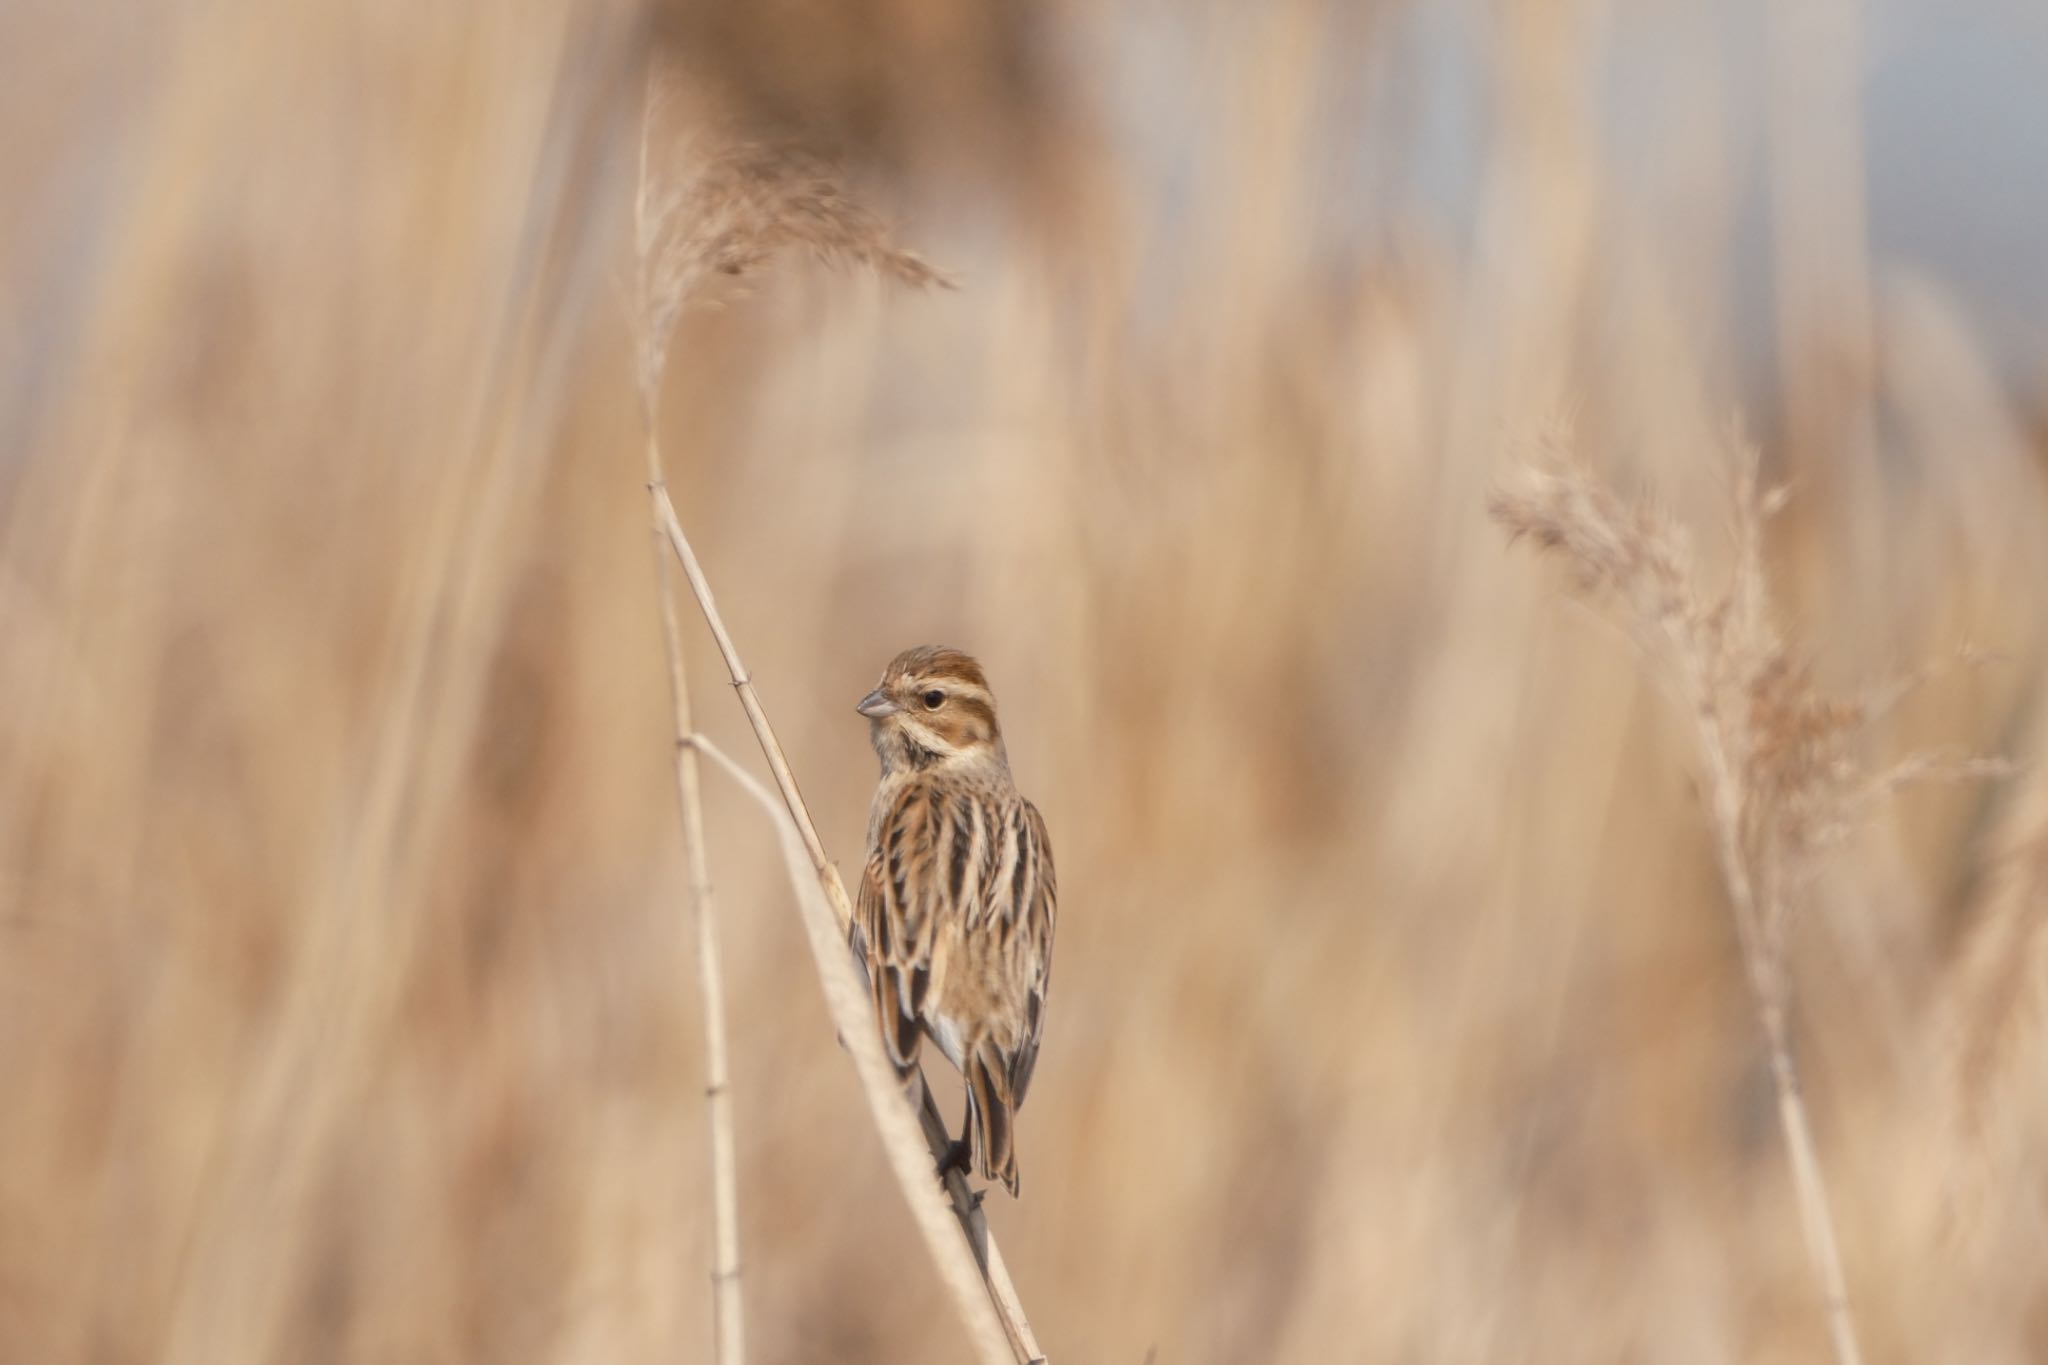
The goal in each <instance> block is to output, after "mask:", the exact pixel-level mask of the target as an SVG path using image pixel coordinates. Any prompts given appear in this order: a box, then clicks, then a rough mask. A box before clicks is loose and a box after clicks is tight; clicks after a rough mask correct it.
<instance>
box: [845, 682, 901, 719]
mask: <svg viewBox="0 0 2048 1365" xmlns="http://www.w3.org/2000/svg"><path fill="white" fill-rule="evenodd" d="M853 709H854V710H856V711H858V712H860V713H861V714H862V715H864V716H866V717H867V718H868V719H869V720H880V719H881V718H882V717H884V716H893V715H895V714H896V713H897V712H898V711H901V710H902V709H903V708H902V707H900V706H898V705H897V704H896V703H895V702H893V701H890V700H889V699H888V698H887V697H885V696H883V695H882V689H881V688H879V687H878V688H876V689H875V690H874V691H872V692H870V693H868V694H867V695H866V696H865V697H862V698H861V699H860V705H858V706H856V707H854V708H853Z"/></svg>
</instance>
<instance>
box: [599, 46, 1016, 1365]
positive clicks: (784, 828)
mask: <svg viewBox="0 0 2048 1365" xmlns="http://www.w3.org/2000/svg"><path fill="white" fill-rule="evenodd" d="M663 94H664V87H663V85H662V82H661V78H660V73H659V71H658V70H657V71H652V72H650V73H649V77H648V83H647V99H646V106H645V109H644V112H643V117H642V121H641V143H640V182H639V192H638V195H637V196H636V201H635V222H636V228H637V241H636V246H637V254H638V262H639V268H640V307H641V316H640V326H641V331H640V338H639V342H640V345H639V351H638V356H637V359H638V364H639V381H640V393H641V403H642V409H643V415H644V417H645V420H646V426H647V461H648V465H647V488H648V493H649V497H650V501H651V503H652V506H653V511H654V518H655V529H656V534H657V536H658V537H661V538H665V539H666V540H667V541H668V543H669V546H670V548H671V550H672V551H673V552H674V554H675V555H676V558H677V559H678V560H679V561H680V562H681V564H682V566H683V571H684V573H685V575H686V576H687V578H688V579H689V582H690V588H691V591H692V593H693V594H694V595H695V596H696V599H697V604H698V606H699V608H700V609H701V610H702V611H703V613H704V619H705V622H706V624H707V625H708V626H709V627H710V629H711V634H712V638H713V639H714V640H715V641H716V642H717V645H718V650H719V653H720V655H721V656H722V657H723V658H724V660H725V663H726V667H727V670H728V672H729V673H730V674H731V677H732V680H733V686H734V689H735V691H736V692H737V693H738V696H739V700H740V705H741V707H742V709H744V710H745V712H746V715H747V720H748V722H749V723H750V724H751V725H752V726H753V729H754V733H755V736H756V738H757V739H758V740H759V741H760V744H761V750H762V753H763V754H764V755H765V756H766V758H767V760H768V766H769V770H770V771H771V772H772V773H773V775H774V777H775V783H776V787H777V789H778V790H779V791H780V792H781V794H782V798H783V803H784V806H785V808H786V809H785V811H784V812H783V813H782V814H783V815H784V816H786V824H785V823H783V821H782V820H781V819H778V829H779V830H780V832H781V833H782V834H783V836H784V839H785V852H789V851H790V850H789V847H788V840H790V839H792V838H793V839H794V840H795V844H796V846H798V847H800V848H801V850H802V852H803V854H804V856H805V857H807V858H808V859H809V860H810V863H811V867H812V870H813V872H814V873H815V875H816V878H817V883H818V891H817V892H816V893H813V894H809V895H807V894H806V892H805V888H804V887H803V886H802V884H801V883H802V878H801V877H800V876H799V877H798V878H797V880H798V882H799V887H798V903H799V906H800V907H801V908H802V909H803V910H804V912H805V926H806V929H807V930H808V931H809V933H810V936H811V941H812V948H813V952H814V954H815V955H816V957H817V959H818V968H819V974H820V980H821V982H822V984H823V985H824V988H825V995H826V1003H827V1004H828V1006H830V1007H831V1009H832V1012H833V1017H834V1023H835V1024H836V1025H837V1027H838V1029H839V1033H840V1036H841V1038H842V1039H843V1040H846V1041H847V1044H848V1046H849V1048H850V1049H851V1051H852V1052H853V1055H854V1059H855V1064H856V1070H857V1072H858V1074H859V1076H860V1079H861V1084H862V1088H863V1090H864V1092H865V1093H866V1094H867V1097H868V1102H869V1106H870V1109H871V1110H872V1111H873V1113H874V1116H875V1122H876V1127H877V1130H878V1132H879V1133H880V1134H881V1137H882V1141H883V1146H884V1149H885V1152H886V1153H887V1155H888V1157H889V1160H890V1165H891V1168H892V1170H894V1172H895V1174H896V1176H897V1180H898V1183H899V1184H900V1185H901V1186H902V1188H903V1192H904V1197H905V1199H906V1200H907V1201H908V1203H909V1204H910V1206H911V1211H912V1214H913V1216H914V1217H915V1219H916V1221H917V1223H918V1228H919V1231H920V1232H921V1233H922V1234H923V1235H924V1238H925V1241H926V1245H927V1247H928V1249H929V1250H930V1251H931V1254H932V1257H933V1260H934V1262H935V1263H936V1264H937V1266H938V1268H939V1272H940V1277H941V1279H942V1280H943V1281H944V1282H945V1284H946V1285H947V1287H948V1289H949V1290H950V1291H951V1292H952V1294H953V1297H954V1300H955V1305H956V1307H958V1308H959V1310H960V1313H961V1316H962V1319H963V1320H964V1321H965V1323H966V1324H967V1327H968V1330H969V1333H970V1334H971V1335H972V1336H973V1337H974V1339H975V1342H976V1345H977V1347H978V1349H979V1350H980V1352H981V1354H982V1356H983V1358H984V1359H988V1360H1010V1359H1015V1360H1018V1361H1023V1362H1027V1363H1028V1362H1037V1361H1042V1360H1043V1359H1044V1357H1043V1355H1042V1354H1041V1353H1040V1351H1039V1349H1038V1343H1037V1339H1036V1338H1035V1336H1034V1335H1033V1333H1032V1331H1031V1325H1030V1322H1029V1320H1028V1319H1027V1318H1026V1317H1025V1314H1024V1308H1023V1304H1022V1302H1021V1301H1020V1300H1019V1298H1018V1296H1017V1291H1016V1287H1015V1285H1014V1284H1013V1283H1012V1282H1011V1280H1010V1277H1009V1270H1008V1267H1007V1266H1006V1265H1005V1264H1004V1262H1003V1258H1002V1252H1001V1250H1000V1248H999V1247H998V1246H997V1245H996V1242H995V1239H994V1238H993V1237H991V1236H990V1235H989V1232H988V1225H987V1222H986V1220H985V1219H984V1218H983V1216H982V1213H981V1209H980V1206H979V1202H978V1201H977V1200H976V1199H975V1197H974V1195H973V1193H972V1191H970V1190H969V1188H968V1186H967V1182H966V1180H965V1178H964V1177H963V1176H962V1175H961V1173H959V1172H957V1171H954V1172H950V1173H949V1174H948V1176H947V1179H946V1184H945V1188H946V1191H947V1194H948V1196H949V1198H950V1200H951V1206H952V1214H953V1218H954V1220H955V1221H956V1222H957V1223H958V1226H959V1229H960V1232H961V1234H962V1236H963V1238H964V1240H965V1247H964V1248H963V1247H962V1245H961V1243H960V1242H959V1241H956V1240H955V1239H954V1238H953V1236H952V1233H951V1231H950V1230H949V1229H948V1228H947V1226H946V1223H945V1217H944V1214H945V1207H946V1206H945V1205H944V1204H943V1203H941V1202H940V1201H938V1200H937V1199H936V1198H935V1197H934V1191H933V1190H932V1187H931V1178H932V1168H933V1166H935V1165H936V1164H937V1162H938V1159H939V1158H940V1157H941V1156H942V1155H943V1154H944V1153H945V1152H946V1151H947V1149H948V1147H949V1145H950V1134H948V1132H947V1131H946V1127H945V1122H944V1118H943V1116H942V1115H940V1113H939V1111H938V1105H937V1103H936V1102H935V1101H934V1100H933V1098H932V1095H931V1089H930V1087H929V1086H928V1085H927V1084H926V1083H925V1080H924V1075H923V1073H922V1071H920V1072H918V1073H917V1076H916V1080H915V1086H916V1089H917V1092H918V1102H917V1104H916V1105H915V1106H914V1107H913V1108H909V1109H906V1108H905V1107H904V1106H903V1105H902V1104H901V1103H900V1102H899V1101H898V1100H897V1099H896V1098H895V1096H896V1094H897V1093H898V1090H899V1087H898V1084H897V1081H896V1077H895V1071H894V1068H893V1067H891V1066H890V1065H889V1064H888V1062H887V1060H886V1059H885V1058H884V1057H883V1055H882V1052H881V1048H880V1043H879V1039H878V1038H877V1037H876V1036H875V1033H874V1029H873V1025H872V1021H871V1019H870V1018H869V1016H868V996H867V992H866V990H865V988H864V987H863V986H862V984H861V982H860V981H859V979H858V977H857V975H856V973H855V969H854V965H853V962H852V959H851V957H850V956H849V955H848V954H847V953H846V952H845V944H846V941H847V927H848V925H849V924H850V923H851V922H852V914H853V912H852V906H851V904H850V903H849V902H848V900H847V896H846V888H845V887H844V886H843V885H842V884H841V883H840V881H839V875H838V872H837V870H836V869H835V868H834V867H833V866H832V863H831V861H830V859H829V858H827V857H826V854H825V849H824V844H823V842H822V841H821V840H820V839H819V837H818V832H817V827H816V825H815V824H814V823H813V822H812V820H811V817H810V812H809V810H808V809H807V808H806V807H805V805H804V801H803V796H802V793H801V792H800V791H799V790H798V789H797V785H796V777H795V775H794V774H793V773H792V772H791V771H790V768H789V763H788V760H787V759H786V758H785V757H784V755H783V752H782V746H781V745H780V743H778V742H777V740H776V738H775V732H774V729H773V727H772V726H771V725H770V724H769V721H768V714H767V712H766V711H765V710H764V709H763V707H762V705H761V700H760V697H759V695H758V694H757V693H756V692H755V690H754V685H753V681H752V678H751V677H750V675H749V674H748V673H747V671H746V668H745V666H744V665H743V664H742V663H741V661H740V657H739V651H738V650H737V648H736V647H735V646H734V645H733V642H732V637H731V635H730V634H728V633H727V631H726V629H725V623H724V620H723V619H722V618H721V617H720V616H719V614H718V608H717V605H716V603H715V601H714V600H713V598H712V595H711V588H710V584H709V582H708V581H707V580H706V579H705V577H704V572H703V569H702V567H701V566H700V565H699V564H698V562H697V557H696V554H695V552H694V551H693V550H692V549H691V548H690V543H689V540H688V538H687V537H686V536H685V535H684V534H683V529H682V524H681V522H680V521H679V520H678V518H677V516H676V512H675V505H674V503H673V501H672V500H671V499H670V498H669V495H668V488H667V484H666V481H665V480H664V478H663V476H662V470H661V456H660V447H659V444H658V438H657V435H656V411H657V398H658V394H659V387H660V381H661V376H662V373H663V371H664V369H665V367H666V365H667V358H668V347H669V343H670V339H671V337H672V335H673V331H674V325H675V320H676V317H677V316H678V314H679V313H680V311H681V309H682V307H683V305H684V304H685V303H686V302H687V301H688V300H689V299H690V298H691V297H693V296H694V295H695V294H697V293H698V292H699V291H701V289H702V288H703V287H704V286H705V284H706V283H708V282H709V281H711V280H713V279H714V278H716V277H717V276H719V275H728V276H729V275H740V274H744V273H745V272H746V271H747V270H749V269H751V268H753V267H754V266H756V265H759V264H760V263H762V262H763V261H765V260H766V259H767V258H768V257H769V255H771V254H772V253H773V252H774V251H776V250H777V249H779V248H781V247H784V246H790V245H796V246H804V247H808V248H809V249H810V250H811V251H812V252H813V253H814V254H815V255H817V256H819V257H820V258H821V259H823V260H825V261H827V262H828V263H833V264H863V265H867V266H869V267H870V268H872V269H874V270H876V271H878V272H879V273H882V274H886V275H889V276H891V277H893V278H895V279H897V280H899V281H902V282H904V283H907V284H913V285H930V284H937V285H950V281H948V280H947V279H946V277H945V276H944V275H942V274H941V273H940V272H938V271H936V270H934V269H933V268H932V267H931V266H929V265H927V264H925V263H924V262H923V261H922V260H920V259H919V258H918V257H916V256H914V255H911V254H910V253H908V252H903V251H898V250H896V249H895V248H893V247H891V246H889V245H888V244H887V242H886V239H885V237H884V235H883V232H882V228H881V225H880V224H879V223H878V222H877V221H876V220H875V219H874V218H873V217H872V216H870V215H869V214H867V213H866V211H865V210H863V209H861V208H860V207H859V206H858V205H856V204H855V203H853V202H852V201H851V200H850V199H848V198H847V197H846V195H845V194H844V193H843V191H842V190H841V189H840V187H839V185H838V182H837V181H836V179H835V178H833V177H832V176H831V174H830V173H829V170H828V169H827V168H825V167H823V166H821V165H820V164H819V163H817V162H815V161H812V160H810V159H808V158H805V157H803V156H801V155H799V154H796V153H792V152H789V151H786V150H774V149H762V148H759V147H755V146H752V145H750V144H733V145H731V146H728V147H725V148H723V149H720V150H717V151H714V152H713V153H711V154H710V155H709V156H707V157H706V158H704V160H703V164H702V165H701V166H700V167H699V168H698V170H697V173H696V175H695V177H694V179H693V180H691V181H688V182H686V183H685V184H684V185H682V186H681V187H679V188H677V189H676V190H674V191H672V192H670V193H668V194H667V195H665V196H663V197H662V198H661V199H660V200H659V201H658V202H657V200H656V198H655V195H654V188H653V186H654V177H653V176H652V174H651V173H650V170H649V167H648V144H649V140H650V134H651V129H652V126H653V123H654V120H655V116H656V112H657V109H658V107H659V105H660V103H661V100H662V98H663ZM661 587H662V593H663V625H664V629H665V631H666V632H667V634H668V640H669V650H670V677H671V685H672V690H673V692H674V694H675V696H676V697H677V698H678V699H679V700H678V705H677V710H676V724H677V727H678V728H677V749H678V753H677V764H678V767H677V789H678V794H679V797H680V798H681V799H682V801H683V803H684V807H685V814H684V823H685V828H686V833H687V831H689V829H690V828H691V826H692V825H693V824H694V826H695V830H696V832H695V834H694V835H692V836H690V837H693V838H695V839H696V840H697V841H699V846H698V848H697V849H696V851H695V852H693V854H692V878H693V881H697V880H698V878H697V874H696V868H697V860H698V858H699V856H700V855H701V852H702V850H701V838H702V815H701V797H700V796H699V795H698V794H697V792H696V785H697V784H696V761H695V760H696V754H697V753H698V752H699V751H700V750H701V751H702V752H706V753H711V754H713V755H714V756H715V757H717V758H718V759H719V760H720V761H721V762H725V763H727V764H728V765H729V766H730V760H727V759H725V757H724V755H723V754H720V753H718V752H717V751H716V750H714V749H712V748H711V747H710V745H709V744H708V742H706V741H704V740H703V739H702V738H701V737H692V736H691V735H690V732H689V730H688V728H687V727H688V707H687V700H686V697H687V693H686V691H685V688H684V683H683V680H682V671H681V670H682V662H681V652H680V650H681V646H680V642H679V637H678V630H677V626H676V622H675V615H674V609H673V599H672V597H670V596H669V591H668V579H667V575H666V571H665V566H664V570H663V572H662V575H661ZM734 772H735V774H736V776H738V777H739V778H740V779H741V780H742V781H743V783H745V784H746V786H747V789H748V791H749V792H750V793H751V794H753V795H755V796H757V797H766V795H767V794H766V792H765V791H763V790H762V789H761V788H760V787H759V785H758V784H756V783H753V782H752V780H751V779H750V778H747V777H746V775H745V774H744V773H743V772H741V771H740V770H738V769H737V768H735V769H734ZM768 804H769V807H770V809H771V811H772V810H773V809H774V806H773V802H772V800H771V801H769V802H768ZM792 856H793V855H792ZM799 866H801V864H800V863H795V862H793V863H792V867H793V868H794V867H799ZM704 904H705V903H703V902H700V905H704ZM705 908H706V909H708V906H705ZM821 910H822V912H823V917H822V918H821V916H820V914H819V912H820V911H821ZM703 914H704V911H703V910H700V925H701V923H702V922H703ZM710 941H711V943H712V944H713V949H714V951H715V933H714V935H713V937H712V939H711V940H710ZM699 960H700V967H703V964H706V963H709V964H710V966H708V967H704V968H703V969H704V970H707V971H709V973H710V977H709V978H708V979H707V984H706V1009H707V1011H709V1010H710V1008H711V1004H710V1002H711V999H712V998H713V996H714V994H715V995H716V996H718V997H719V998H721V999H722V995H723V991H722V987H721V986H720V985H719V983H718V982H717V980H716V976H717V973H716V966H715V957H711V956H707V955H706V954H705V953H704V952H703V951H700V955H699ZM706 1036H707V1047H708V1046H711V1041H710V1040H711V1039H712V1038H713V1037H716V1038H717V1039H718V1040H719V1042H720V1047H721V1051H722V1041H723V1037H724V1031H723V1025H722V1021H721V1023H720V1025H719V1027H718V1028H717V1029H715V1030H714V1029H712V1028H711V1027H709V1025H708V1021H707V1029H706ZM712 1069H713V1074H714V1075H722V1074H723V1071H724V1063H723V1058H722V1057H721V1058H719V1059H718V1060H717V1061H716V1062H715V1063H714V1064H713V1068H712ZM728 1122H729V1119H728ZM716 1124H717V1119H716V1118H714V1144H713V1147H714V1160H715V1159H716V1152H717V1150H718V1140H717V1137H716ZM920 1127H921V1128H922V1131H923V1137H924V1148H925V1151H924V1154H923V1156H919V1155H918V1146H917V1136H918V1132H919V1128H920ZM726 1142H727V1144H728V1147H729V1143H730V1135H729V1133H728V1135H727V1138H726ZM927 1160H928V1161H929V1162H930V1163H931V1165H927V1164H925V1163H926V1162H927ZM716 1179H717V1180H718V1182H719V1183H720V1185H721V1187H722V1190H721V1194H720V1198H721V1200H722V1201H726V1202H727V1204H728V1206H730V1204H731V1203H732V1202H734V1200H735V1197H734V1196H733V1194H732V1192H731V1190H730V1188H729V1187H730V1186H731V1184H732V1183H733V1177H732V1174H731V1171H730V1167H729V1165H728V1166H727V1168H726V1169H725V1170H724V1171H723V1172H722V1173H720V1174H719V1175H718V1176H717V1177H716ZM725 1244H726V1234H725V1233H724V1232H720V1233H719V1245H720V1247H721V1248H723V1247H724V1245H725ZM732 1245H733V1257H734V1259H733V1262H732V1265H731V1269H732V1274H731V1275H729V1276H719V1272H718V1271H716V1270H714V1277H715V1278H717V1283H718V1284H719V1286H720V1287H721V1290H723V1288H724V1287H725V1286H727V1285H730V1286H731V1287H732V1290H731V1292H732V1293H733V1295H734V1296H735V1308H734V1312H735V1314H736V1312H737V1307H736V1303H737V1293H738V1289H737V1284H738V1275H737V1234H736V1233H735V1234H733V1241H732ZM963 1252H965V1253H968V1254H971V1258H972V1259H971V1260H970V1259H968V1256H967V1255H963ZM720 1255H721V1257H722V1256H723V1252H722V1251H721V1253H720ZM723 1320H724V1319H723V1318H721V1321H723ZM721 1349H723V1338H721ZM725 1359H726V1357H724V1356H721V1360H722V1361H723V1360H725Z"/></svg>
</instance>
